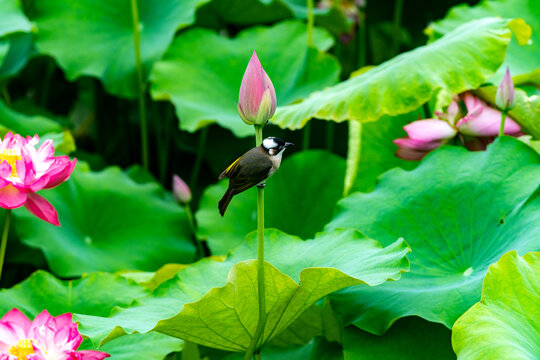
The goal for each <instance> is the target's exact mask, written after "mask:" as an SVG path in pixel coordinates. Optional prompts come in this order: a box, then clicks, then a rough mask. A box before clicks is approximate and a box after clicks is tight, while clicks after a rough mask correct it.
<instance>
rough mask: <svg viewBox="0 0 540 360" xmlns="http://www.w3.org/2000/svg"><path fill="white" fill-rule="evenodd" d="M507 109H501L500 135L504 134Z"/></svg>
mask: <svg viewBox="0 0 540 360" xmlns="http://www.w3.org/2000/svg"><path fill="white" fill-rule="evenodd" d="M506 113H507V111H506V110H503V111H501V128H500V129H499V136H503V135H504V122H505V121H506Z"/></svg>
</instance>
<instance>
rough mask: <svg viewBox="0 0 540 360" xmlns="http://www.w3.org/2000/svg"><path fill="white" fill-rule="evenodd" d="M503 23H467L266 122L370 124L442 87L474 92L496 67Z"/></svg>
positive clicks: (506, 37) (504, 39) (503, 43)
mask: <svg viewBox="0 0 540 360" xmlns="http://www.w3.org/2000/svg"><path fill="white" fill-rule="evenodd" d="M507 24H508V21H507V20H502V19H492V18H491V19H483V20H479V21H474V22H471V23H467V24H466V25H463V26H461V27H459V28H457V29H455V30H454V31H453V32H451V33H449V34H448V35H446V36H444V37H443V38H441V39H439V40H437V41H435V42H433V43H431V44H429V45H426V46H422V47H419V48H417V49H414V50H412V51H410V52H408V53H404V54H401V55H399V56H397V57H395V58H394V59H392V60H389V61H387V62H385V63H383V64H381V65H379V66H377V67H375V68H373V69H371V70H369V71H367V72H365V73H363V74H361V75H359V76H356V77H353V78H350V79H348V80H346V81H344V82H342V83H340V84H338V85H335V86H332V87H330V88H327V89H325V90H322V91H320V92H316V93H313V94H312V95H311V96H310V97H308V98H307V99H306V100H304V101H303V102H301V103H299V104H293V105H289V106H284V107H281V108H278V109H277V111H276V114H275V115H274V117H273V120H271V121H272V122H273V123H275V124H277V125H279V126H281V127H286V128H289V129H298V128H301V127H302V126H304V124H305V123H306V122H307V121H308V120H309V119H310V118H312V117H316V118H320V119H327V120H333V121H336V122H342V121H345V120H357V121H361V122H369V121H375V120H377V119H379V118H380V117H382V116H383V115H399V114H405V113H408V112H411V111H413V110H415V109H417V108H419V107H420V106H421V105H422V104H424V103H426V102H427V101H428V100H430V99H431V98H432V97H433V96H434V95H435V93H436V92H437V91H438V90H439V89H441V88H446V89H448V90H449V91H451V92H453V93H460V92H463V91H465V90H468V89H474V88H476V87H478V86H479V85H480V84H482V83H483V82H484V81H485V80H486V79H487V78H488V77H489V76H491V75H492V74H493V73H494V72H495V71H496V70H497V69H498V68H499V66H500V65H501V63H502V61H503V59H504V55H505V52H506V48H507V46H508V42H509V41H510V38H511V33H510V30H509V29H508V26H507Z"/></svg>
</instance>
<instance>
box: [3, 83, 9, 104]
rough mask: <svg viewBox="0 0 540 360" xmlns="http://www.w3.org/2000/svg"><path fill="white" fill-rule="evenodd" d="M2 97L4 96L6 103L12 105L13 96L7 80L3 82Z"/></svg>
mask: <svg viewBox="0 0 540 360" xmlns="http://www.w3.org/2000/svg"><path fill="white" fill-rule="evenodd" d="M2 97H3V98H4V100H5V102H6V105H11V96H9V91H8V88H7V82H5V83H3V84H2Z"/></svg>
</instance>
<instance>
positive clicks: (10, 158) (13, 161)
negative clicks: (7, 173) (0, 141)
mask: <svg viewBox="0 0 540 360" xmlns="http://www.w3.org/2000/svg"><path fill="white" fill-rule="evenodd" d="M17 160H22V158H21V154H19V153H18V152H17V151H15V150H13V149H5V150H2V151H0V163H2V161H7V162H8V164H9V165H10V166H11V176H13V177H17Z"/></svg>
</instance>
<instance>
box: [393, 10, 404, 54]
mask: <svg viewBox="0 0 540 360" xmlns="http://www.w3.org/2000/svg"><path fill="white" fill-rule="evenodd" d="M402 13H403V0H396V5H395V7H394V28H393V41H394V43H393V45H394V54H395V55H397V54H399V45H400V44H399V43H400V41H399V40H400V27H401V15H402Z"/></svg>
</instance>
